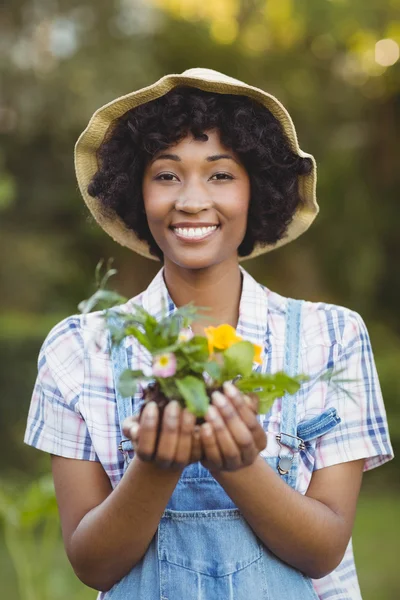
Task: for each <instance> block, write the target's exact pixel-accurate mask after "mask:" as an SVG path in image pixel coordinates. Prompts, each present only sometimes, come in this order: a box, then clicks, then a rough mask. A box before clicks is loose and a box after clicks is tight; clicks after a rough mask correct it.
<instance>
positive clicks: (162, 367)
mask: <svg viewBox="0 0 400 600" xmlns="http://www.w3.org/2000/svg"><path fill="white" fill-rule="evenodd" d="M175 373H176V356H175V354H173V353H172V352H166V353H165V354H157V356H155V357H154V358H153V375H154V376H155V377H172V376H173V375H175Z"/></svg>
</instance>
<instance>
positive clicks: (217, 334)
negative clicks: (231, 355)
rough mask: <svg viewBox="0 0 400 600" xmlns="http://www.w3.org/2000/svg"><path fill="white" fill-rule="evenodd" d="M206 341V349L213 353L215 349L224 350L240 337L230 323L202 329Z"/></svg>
mask: <svg viewBox="0 0 400 600" xmlns="http://www.w3.org/2000/svg"><path fill="white" fill-rule="evenodd" d="M204 333H205V334H206V338H207V341H208V351H209V353H210V354H212V353H213V351H214V348H216V349H217V350H226V349H227V348H230V347H231V346H232V345H233V344H236V342H240V341H241V340H242V338H241V337H240V336H238V335H237V333H236V329H235V328H234V327H232V325H219V326H218V327H206V328H205V329H204Z"/></svg>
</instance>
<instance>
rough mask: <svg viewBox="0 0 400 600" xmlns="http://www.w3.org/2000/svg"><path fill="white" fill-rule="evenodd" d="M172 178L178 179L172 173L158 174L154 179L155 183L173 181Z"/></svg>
mask: <svg viewBox="0 0 400 600" xmlns="http://www.w3.org/2000/svg"><path fill="white" fill-rule="evenodd" d="M174 178H175V179H176V180H177V179H178V178H177V176H176V175H174V174H173V173H160V174H159V175H157V176H156V177H155V178H154V179H155V180H157V181H174Z"/></svg>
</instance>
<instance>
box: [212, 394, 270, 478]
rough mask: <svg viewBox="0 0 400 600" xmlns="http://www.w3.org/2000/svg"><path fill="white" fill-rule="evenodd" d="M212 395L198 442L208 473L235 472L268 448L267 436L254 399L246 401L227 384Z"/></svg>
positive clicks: (246, 399) (250, 462) (249, 463)
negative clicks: (199, 442) (260, 421)
mask: <svg viewBox="0 0 400 600" xmlns="http://www.w3.org/2000/svg"><path fill="white" fill-rule="evenodd" d="M223 391H224V393H223V394H222V393H221V392H214V393H213V395H212V401H213V404H210V406H209V407H208V411H207V413H206V415H205V419H206V423H204V424H203V425H202V426H201V430H200V438H201V443H202V447H203V451H204V455H205V458H204V460H202V464H203V466H205V467H206V468H207V469H209V470H210V471H236V470H237V469H241V468H243V467H247V466H249V465H251V464H252V463H253V462H254V460H255V459H256V458H257V456H258V454H259V453H260V452H261V450H264V448H265V447H266V445H267V435H266V433H265V431H264V429H263V428H262V426H261V425H260V423H259V422H258V420H257V414H256V412H255V410H254V409H255V406H254V399H248V398H246V397H245V396H243V394H242V393H241V392H240V391H239V390H238V389H237V388H236V387H235V386H234V385H233V384H232V383H230V382H226V383H224V385H223Z"/></svg>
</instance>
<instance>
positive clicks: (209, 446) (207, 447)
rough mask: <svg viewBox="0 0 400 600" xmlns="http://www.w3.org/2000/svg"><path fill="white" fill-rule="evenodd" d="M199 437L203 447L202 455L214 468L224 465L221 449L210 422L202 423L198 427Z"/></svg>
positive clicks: (220, 467)
mask: <svg viewBox="0 0 400 600" xmlns="http://www.w3.org/2000/svg"><path fill="white" fill-rule="evenodd" d="M200 437H201V442H202V445H203V449H204V457H205V459H206V460H207V461H208V462H209V463H210V466H211V465H212V466H213V467H215V468H216V469H222V467H223V466H224V463H223V459H222V455H221V451H220V449H219V446H218V442H217V438H216V436H215V432H214V429H213V428H212V426H211V425H210V423H203V425H202V426H201V427H200Z"/></svg>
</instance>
